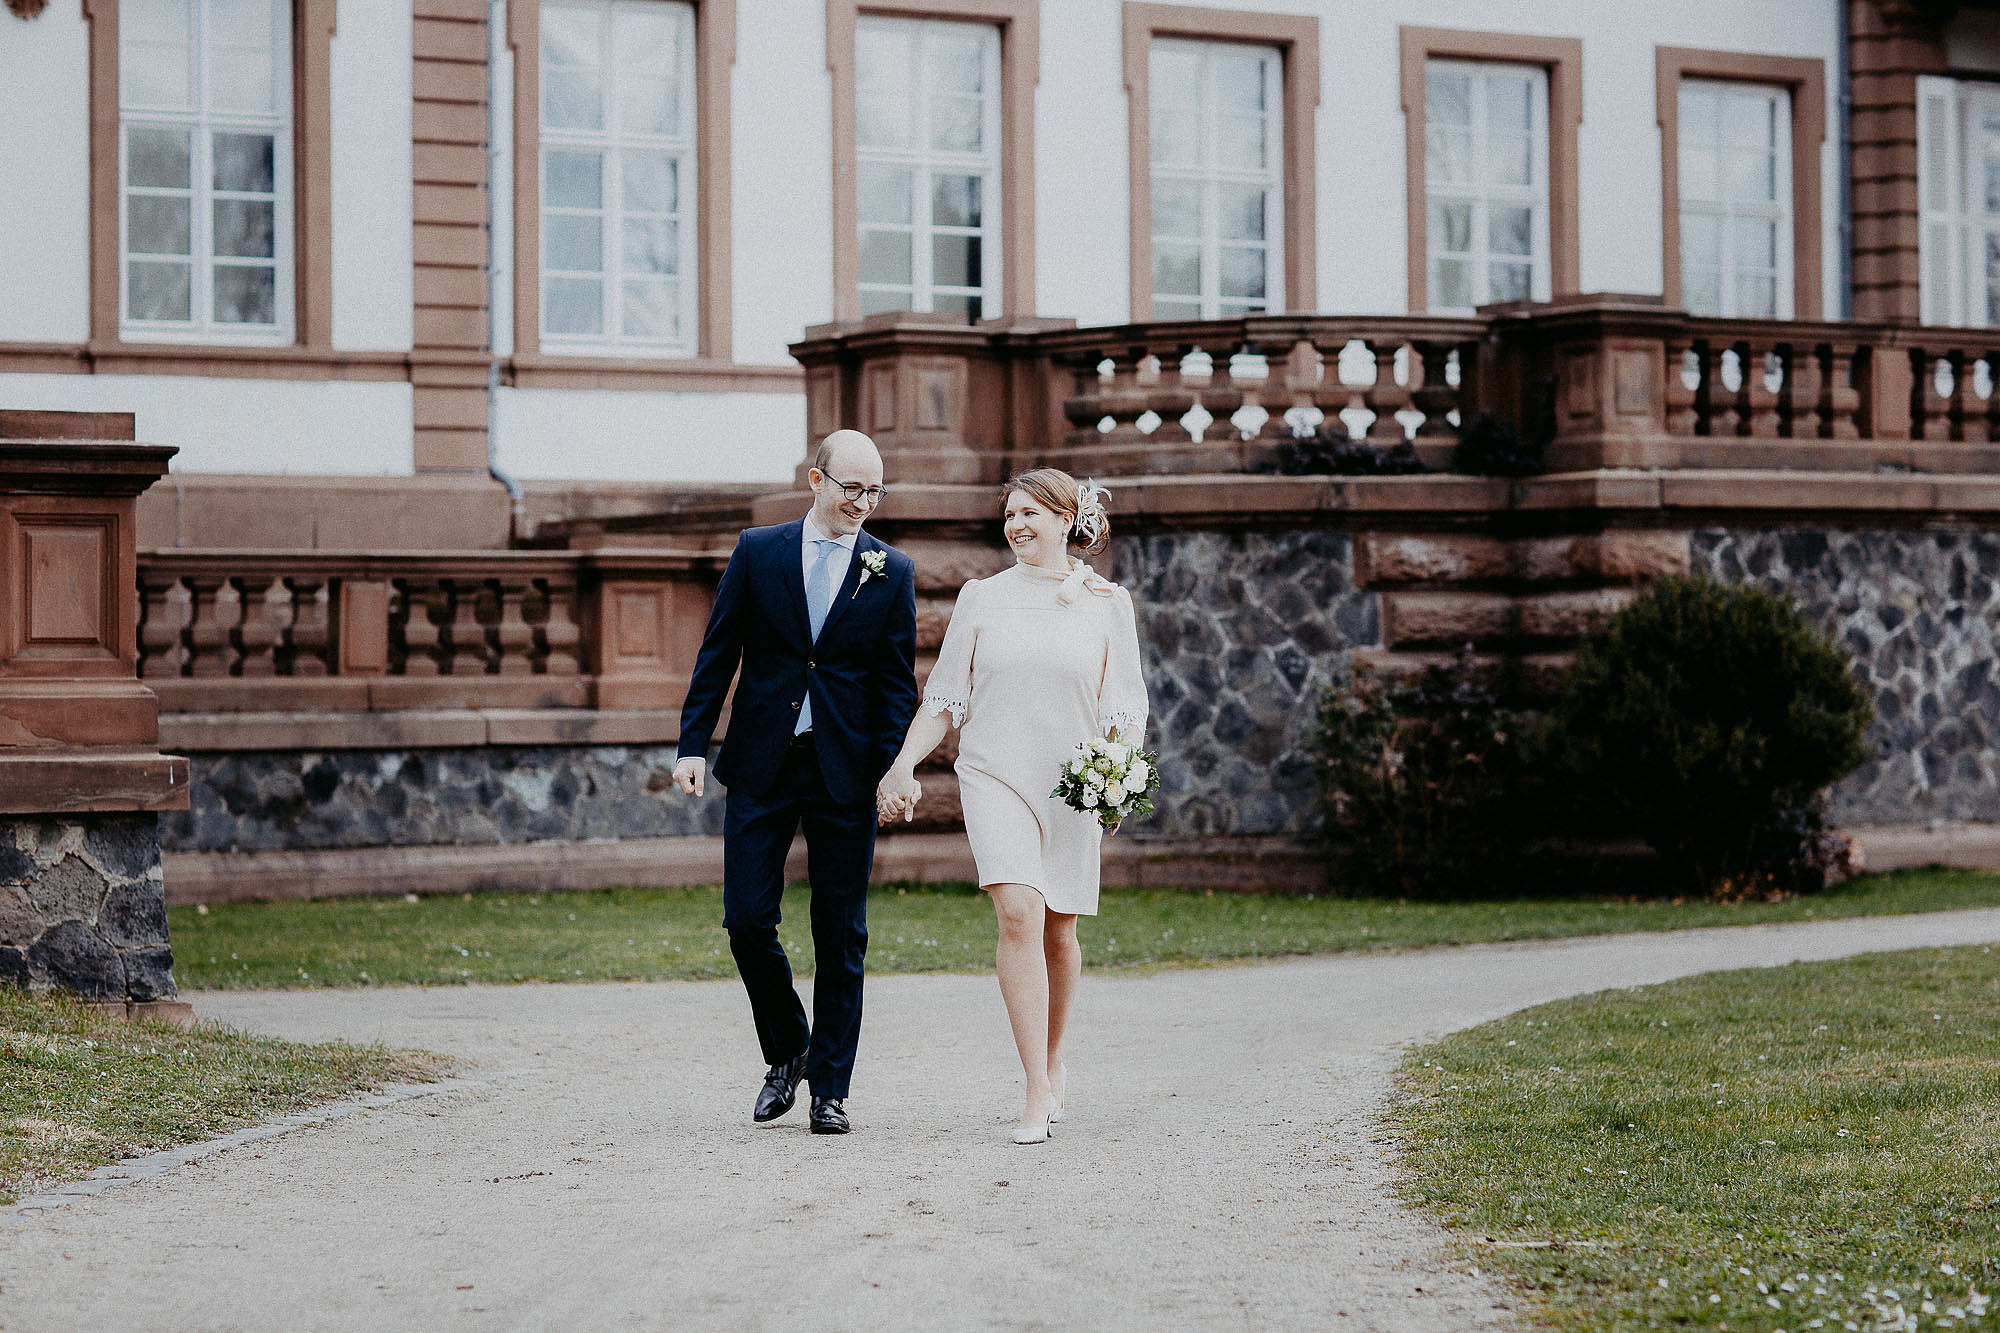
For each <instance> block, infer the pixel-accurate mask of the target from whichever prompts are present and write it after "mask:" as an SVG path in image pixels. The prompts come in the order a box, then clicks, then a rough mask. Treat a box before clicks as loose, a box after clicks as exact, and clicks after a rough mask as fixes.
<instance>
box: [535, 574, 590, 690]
mask: <svg viewBox="0 0 2000 1333" xmlns="http://www.w3.org/2000/svg"><path fill="white" fill-rule="evenodd" d="M542 586H543V588H544V590H545V593H544V595H545V598H546V603H547V613H546V618H545V619H544V620H543V621H542V624H541V648H542V654H543V670H544V671H545V672H547V674H549V675H551V676H574V675H576V674H577V673H578V672H580V671H581V670H582V669H583V667H582V663H581V661H580V660H579V659H580V652H579V650H580V648H581V646H582V643H583V630H582V629H581V628H579V627H578V625H577V623H576V585H575V584H574V583H570V582H568V581H566V580H560V579H549V580H548V581H547V582H545V583H544V584H543V585H542Z"/></svg>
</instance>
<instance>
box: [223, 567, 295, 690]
mask: <svg viewBox="0 0 2000 1333" xmlns="http://www.w3.org/2000/svg"><path fill="white" fill-rule="evenodd" d="M233 581H234V582H235V584H236V588H237V591H238V594H239V595H240V596H241V598H242V600H243V619H242V620H241V621H240V622H239V623H238V624H237V626H236V634H235V640H236V650H237V652H238V654H239V658H238V665H237V668H236V670H237V674H238V675H242V676H254V677H263V676H275V675H276V674H278V666H277V662H276V660H275V659H276V649H277V646H278V637H279V634H280V632H281V627H282V626H283V624H284V622H285V620H286V619H287V618H288V617H287V616H286V615H285V612H286V611H287V610H288V609H289V608H288V606H287V605H286V604H287V603H289V602H290V600H291V594H290V593H289V592H287V591H286V590H285V587H284V584H283V583H282V582H281V581H279V580H278V579H275V578H267V577H265V576H263V575H251V576H247V577H244V578H239V579H236V580H233Z"/></svg>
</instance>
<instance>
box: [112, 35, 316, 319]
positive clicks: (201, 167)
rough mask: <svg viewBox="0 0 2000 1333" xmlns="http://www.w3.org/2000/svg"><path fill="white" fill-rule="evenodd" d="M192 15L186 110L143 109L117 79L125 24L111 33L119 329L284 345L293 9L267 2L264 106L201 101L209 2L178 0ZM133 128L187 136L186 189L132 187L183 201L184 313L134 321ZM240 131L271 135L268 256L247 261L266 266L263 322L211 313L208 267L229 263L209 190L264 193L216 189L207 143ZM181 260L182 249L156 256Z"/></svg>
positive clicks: (291, 188) (291, 270)
mask: <svg viewBox="0 0 2000 1333" xmlns="http://www.w3.org/2000/svg"><path fill="white" fill-rule="evenodd" d="M185 3H186V5H187V7H188V11H189V15H190V24H189V42H188V48H187V50H188V100H189V106H187V107H166V106H145V105H140V104H138V103H137V102H136V101H134V100H130V99H131V98H132V96H133V94H132V92H131V90H130V88H129V87H128V86H127V81H126V79H125V78H124V77H123V71H124V57H125V51H124V50H123V49H122V48H123V44H124V42H125V41H126V40H127V39H128V35H129V33H130V29H129V28H127V29H124V30H122V31H121V32H120V34H119V39H120V45H121V50H120V52H119V69H120V78H119V94H118V333H119V337H120V338H121V339H123V340H125V341H128V342H168V343H172V342H186V343H203V344H225V345H236V344H243V345H248V346H257V347H264V346H282V345H286V344H289V343H291V342H292V341H293V340H294V338H295V337H296V333H295V330H296V327H297V311H298V303H297V295H296V285H297V274H298V265H297V259H296V253H297V251H296V249H295V244H296V239H295V236H294V228H293V202H294V192H295V179H294V172H293V165H292V157H293V135H294V127H293V123H292V107H293V103H292V77H293V71H292V59H293V57H292V50H293V42H292V6H291V4H290V2H289V0H269V3H270V5H271V10H272V21H273V37H272V44H271V51H272V60H271V78H272V91H271V102H272V107H273V109H272V110H271V111H270V112H268V113H261V114H260V113H250V112H242V111H219V110H215V109H212V108H210V107H209V105H208V101H209V80H208V55H209V49H208V39H209V27H210V21H209V0H185ZM135 128H158V129H171V130H184V131H186V133H187V135H188V147H189V153H188V189H187V190H185V191H182V190H177V189H171V188H166V187H147V186H142V187H136V189H137V195H138V196H140V197H147V196H151V197H170V196H172V197H179V196H182V195H185V197H186V198H187V200H188V228H189V231H188V254H187V256H186V258H187V260H188V264H189V270H190V272H189V286H188V316H189V317H188V318H187V319H186V320H152V319H134V318H132V316H131V315H130V313H129V312H130V310H131V265H132V262H133V261H134V260H138V261H140V262H145V261H146V260H147V259H148V258H149V257H150V256H148V255H146V254H137V255H135V254H133V253H132V251H131V248H130V243H129V232H130V225H129V224H130V218H131V211H132V210H131V201H132V199H133V198H134V190H135V187H133V186H132V185H131V184H130V183H129V172H128V170H127V168H128V165H129V156H130V155H129V153H128V151H127V150H128V144H129V140H130V132H131V130H133V129H135ZM229 133H245V134H268V135H270V136H271V140H272V143H271V186H272V194H271V196H270V198H271V201H272V220H271V228H272V232H271V251H272V257H271V259H270V260H269V261H265V260H261V259H259V260H256V261H253V262H251V263H248V264H245V265H244V266H245V267H265V266H267V264H268V266H271V267H273V268H274V273H273V288H272V302H271V313H272V317H273V322H272V323H269V324H237V323H228V322H224V321H219V320H217V319H216V318H215V291H214V288H215V268H216V267H217V264H218V262H220V263H221V265H222V266H223V267H230V266H231V265H230V263H229V257H228V256H222V257H220V259H219V260H218V256H217V255H216V254H215V239H214V230H215V226H214V219H215V204H216V200H217V195H218V193H220V195H221V197H222V198H223V199H225V200H227V199H230V198H251V199H262V198H263V197H264V196H262V195H246V194H242V193H240V192H232V191H220V192H218V191H217V190H216V189H215V185H214V182H215V177H214V161H213V157H214V146H215V136H216V135H217V134H229ZM160 258H163V259H167V258H171V259H173V260H176V261H177V260H179V259H180V258H181V256H178V255H175V256H160Z"/></svg>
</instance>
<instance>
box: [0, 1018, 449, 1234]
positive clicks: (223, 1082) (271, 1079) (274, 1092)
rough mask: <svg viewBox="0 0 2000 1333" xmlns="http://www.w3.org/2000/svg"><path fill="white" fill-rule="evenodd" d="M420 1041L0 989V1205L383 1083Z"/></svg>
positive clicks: (441, 1067) (401, 1071) (412, 1074)
mask: <svg viewBox="0 0 2000 1333" xmlns="http://www.w3.org/2000/svg"><path fill="white" fill-rule="evenodd" d="M448 1064H449V1062H448V1061H446V1060H444V1059H443V1058H441V1057H438V1056H433V1055H430V1054H428V1053H426V1052H421V1051H397V1050H390V1049H387V1048H385V1047H381V1046H358V1045H352V1044H349V1043H346V1042H332V1043H326V1044H313V1045H308V1044H303V1043H299V1042H285V1041H276V1040H273V1039H271V1038H268V1037H259V1036H254V1035H252V1034H250V1033H246V1032H240V1031H237V1030H235V1029H233V1028H227V1027H223V1026H221V1025H219V1024H215V1023H199V1024H197V1025H196V1026H194V1027H192V1028H183V1027H175V1026H172V1025H169V1024H166V1023H160V1022H155V1021H151V1020H146V1019H139V1020H133V1021H127V1020H125V1019H122V1018H113V1017H110V1016H109V1015H107V1014H105V1013H103V1012H101V1011H99V1010H96V1009H92V1008H90V1007H89V1006H87V1005H83V1004H80V1003H78V1002H76V1001H75V1000H73V999H69V998H67V997H64V996H61V995H41V996H38V995H28V994H25V993H24V992H21V991H18V990H13V989H9V988H6V987H0V1205H4V1204H12V1203H14V1202H16V1201H17V1200H19V1199H20V1198H21V1197H23V1196H25V1195H28V1194H32V1193H34V1192H35V1191H37V1190H39V1189H44V1188H47V1187H48V1186H50V1185H54V1184H57V1183H60V1182H63V1181H68V1180H75V1179H77V1178H78V1177H80V1176H83V1175H86V1174H88V1173H89V1172H91V1171H93V1170H95V1169H96V1168H98V1167H100V1166H107V1165H109V1164H111V1163H113V1162H116V1161H120V1160H122V1159H124V1158H127V1157H132V1156H136V1155H138V1154H140V1153H144V1152H150V1151H157V1150H159V1149H161V1148H169V1147H177V1146H180V1145H183V1144H189V1143H200V1142H203V1141H205V1140H207V1139H212V1138H216V1137H219V1136H221V1135H223V1134H227V1133H229V1132H231V1131H233V1130H237V1129H242V1128H245V1127H246V1126H250V1125H255V1124H260V1123H262V1122H263V1121H266V1120H270V1119H272V1118H274V1117H277V1116H282V1115H288V1114H291V1113H293V1112H296V1111H302V1110H306V1109H308V1108H311V1107H315V1106H319V1105H323V1104H325V1103H327V1102H331V1101H337V1100H339V1099H340V1098H342V1097H346V1096H350V1095H352V1094H354V1093H357V1092H362V1091H373V1090H376V1089H379V1088H381V1087H382V1086H383V1085H385V1084H388V1083H398V1082H429V1081H433V1080H435V1079H437V1078H439V1077H441V1076H442V1075H443V1074H444V1073H445V1072H447V1068H448Z"/></svg>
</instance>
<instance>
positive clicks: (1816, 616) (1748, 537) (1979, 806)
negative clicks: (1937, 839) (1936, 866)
mask: <svg viewBox="0 0 2000 1333" xmlns="http://www.w3.org/2000/svg"><path fill="white" fill-rule="evenodd" d="M1692 549H1693V554H1694V560H1695V567H1696V568H1697V569H1700V570H1704V571H1706V572H1707V573H1708V574H1709V575H1711V576H1712V577H1715V578H1718V579H1725V580H1730V581H1748V582H1754V583H1758V584H1761V585H1763V586H1765V587H1767V588H1770V589H1772V590H1773V591H1775V592H1780V593H1784V594H1787V595H1789V596H1791V597H1792V598H1793V599H1795V600H1796V601H1797V602H1798V603H1799V604H1800V606H1801V607H1802V608H1803V609H1804V610H1805V612H1806V614H1807V615H1809V616H1811V617H1812V619H1813V620H1814V621H1815V622H1816V623H1818V624H1819V625H1820V626H1821V628H1823V629H1825V630H1826V631H1827V632H1828V633H1830V634H1831V635H1832V636H1833V637H1834V639H1835V640H1836V641H1837V642H1838V643H1839V644H1840V646H1841V647H1842V648H1844V649H1846V650H1847V652H1848V653H1849V654H1851V655H1852V656H1853V658H1854V660H1855V663H1856V665H1857V666H1858V668H1859V669H1860V671H1861V674H1862V676H1863V678H1864V679H1865V680H1866V681H1867V683H1868V686H1869V688H1870V690H1871V691H1872V692H1873V695H1874V700H1875V726H1874V729H1873V731H1872V732H1871V733H1870V737H1869V739H1870V742H1871V743H1872V744H1873V746H1874V748H1875V752H1876V757H1875V758H1874V759H1872V760H1870V761H1869V762H1868V763H1867V764H1865V765H1863V766H1862V767H1861V769H1860V770H1858V771H1857V772H1856V773H1855V774H1854V775H1853V776H1851V777H1849V778H1848V779H1847V780H1846V781H1845V782H1842V783H1841V784H1839V785H1838V786H1837V787H1835V788H1834V790H1833V795H1832V800H1831V803H1830V810H1831V813H1832V815H1833V817H1834V819H1835V820H1837V821H1839V822H1841V823H1846V824H1911V823H1925V822H1928V821H1931V820H1944V821H1950V822H1959V821H1968V822H1995V821H2000V753H1996V749H1995V741H1996V739H2000V534H1996V533H1990V532H1984V533H1963V532H1908V531H1893V530H1873V531H1870V530H1861V531H1811V530H1803V531H1769V530H1765V531H1758V530H1737V529H1724V528H1714V529H1706V530H1702V531H1698V532H1696V533H1694V534H1693V539H1692Z"/></svg>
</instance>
